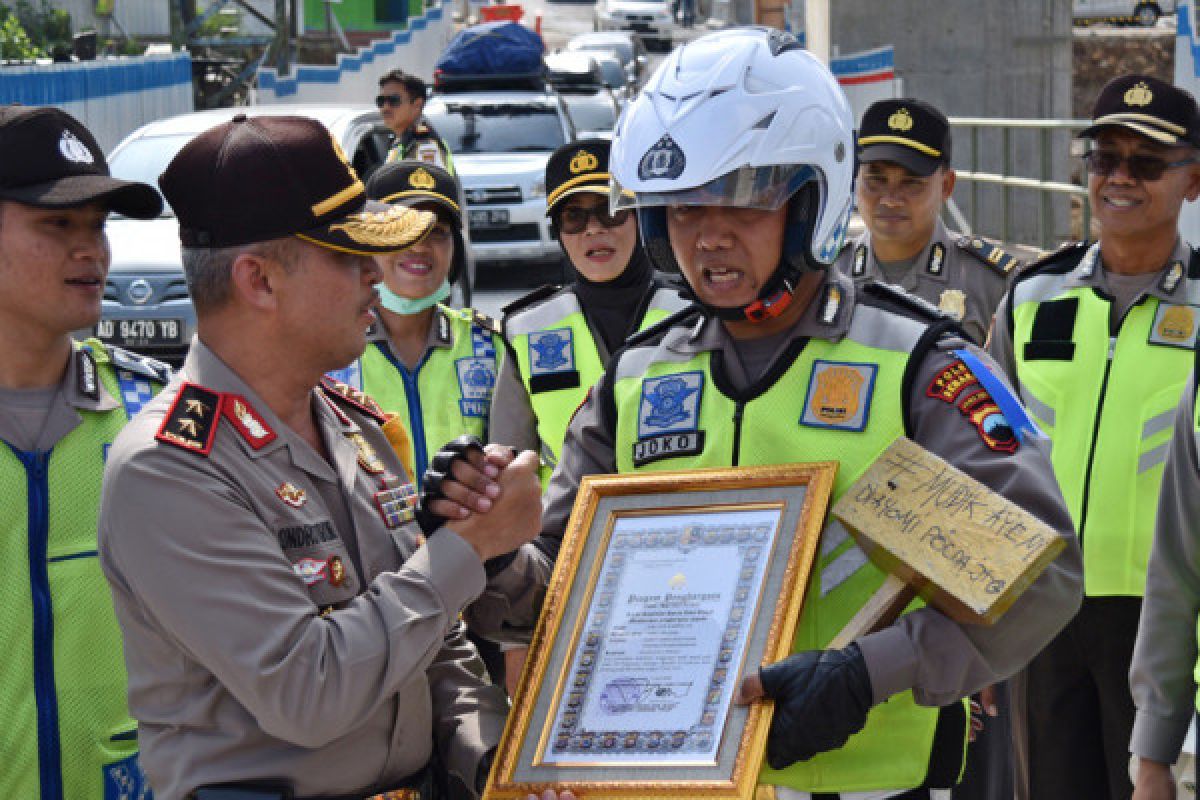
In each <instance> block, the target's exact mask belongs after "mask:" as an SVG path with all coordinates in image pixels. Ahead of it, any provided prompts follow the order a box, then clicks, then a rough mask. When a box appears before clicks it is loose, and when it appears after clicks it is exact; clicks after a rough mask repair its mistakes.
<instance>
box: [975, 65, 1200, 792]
mask: <svg viewBox="0 0 1200 800" xmlns="http://www.w3.org/2000/svg"><path fill="white" fill-rule="evenodd" d="M1197 114H1198V112H1197V107H1196V102H1195V100H1194V99H1193V98H1192V96H1191V95H1190V94H1189V93H1187V92H1185V91H1183V90H1181V89H1177V88H1175V87H1173V86H1171V85H1170V84H1167V83H1164V82H1163V81H1160V80H1157V79H1155V78H1152V77H1149V76H1142V75H1126V76H1123V77H1120V78H1116V79H1114V80H1112V81H1110V82H1109V83H1108V84H1107V85H1106V86H1105V87H1104V88H1103V89H1102V90H1101V92H1100V94H1099V96H1098V98H1097V100H1096V103H1095V107H1094V109H1093V113H1092V118H1093V119H1092V125H1091V126H1090V127H1089V128H1087V129H1086V130H1084V131H1083V132H1082V134H1081V136H1082V137H1084V138H1085V139H1086V141H1087V144H1088V153H1087V155H1086V156H1085V157H1084V163H1085V165H1086V166H1087V170H1088V196H1089V199H1090V201H1091V206H1092V209H1093V212H1094V214H1095V215H1096V218H1097V220H1098V221H1099V222H1100V240H1099V241H1098V242H1096V243H1090V242H1081V243H1079V244H1074V245H1071V246H1068V247H1066V248H1064V249H1062V250H1060V251H1058V252H1056V253H1054V254H1052V255H1050V256H1048V257H1047V258H1045V259H1043V260H1041V261H1040V262H1038V263H1036V264H1034V265H1032V266H1031V267H1030V268H1029V269H1028V270H1026V271H1024V272H1022V273H1021V274H1020V275H1019V276H1018V277H1017V278H1016V280H1015V281H1014V283H1013V286H1012V289H1011V290H1010V291H1009V293H1008V295H1007V296H1006V297H1005V299H1004V301H1003V303H1002V304H1001V306H1000V308H999V310H998V311H997V313H996V326H995V331H994V334H993V336H992V339H991V345H990V348H991V353H992V355H993V356H994V357H995V359H996V361H997V362H999V364H1000V365H1001V366H1002V367H1003V369H1004V370H1005V371H1006V373H1007V374H1008V376H1009V378H1010V380H1011V381H1012V383H1013V385H1015V386H1017V387H1018V388H1019V390H1020V394H1021V399H1022V401H1023V402H1024V403H1025V405H1026V407H1028V409H1029V411H1030V413H1031V414H1032V415H1033V418H1034V419H1035V420H1036V422H1037V424H1038V426H1039V427H1040V428H1041V429H1042V430H1043V431H1045V433H1046V434H1047V435H1048V436H1049V437H1050V439H1051V441H1052V442H1053V462H1054V471H1055V474H1056V476H1057V478H1058V481H1059V485H1060V486H1061V487H1062V492H1063V496H1064V497H1065V499H1066V502H1067V507H1068V509H1070V512H1071V518H1072V520H1074V522H1075V525H1076V527H1077V529H1078V531H1079V538H1080V541H1081V542H1082V545H1083V563H1084V584H1085V590H1086V597H1085V599H1084V601H1083V606H1082V609H1081V610H1080V612H1079V614H1078V616H1076V617H1075V618H1074V619H1073V620H1072V621H1071V623H1070V624H1069V625H1068V626H1067V627H1066V629H1065V630H1064V631H1063V632H1062V633H1061V634H1060V635H1059V636H1058V637H1057V638H1056V639H1055V640H1054V641H1053V642H1052V643H1051V644H1050V646H1049V647H1047V648H1046V650H1045V651H1044V652H1042V653H1041V654H1039V655H1038V657H1037V658H1036V659H1034V660H1033V662H1032V663H1031V664H1030V665H1029V668H1028V670H1027V671H1026V672H1025V673H1024V675H1023V677H1022V678H1021V679H1020V680H1019V681H1018V683H1021V684H1023V685H1024V691H1023V696H1024V700H1023V705H1024V707H1025V709H1026V710H1025V713H1024V714H1023V715H1022V716H1024V717H1025V720H1026V722H1025V725H1024V726H1021V724H1020V720H1017V728H1018V733H1020V732H1021V731H1022V729H1023V731H1024V733H1025V735H1027V743H1026V745H1025V746H1024V747H1022V748H1021V749H1023V750H1026V751H1027V757H1028V763H1029V777H1028V783H1029V792H1030V796H1031V797H1033V798H1042V797H1095V798H1106V797H1111V798H1127V797H1129V795H1130V792H1131V791H1132V786H1131V784H1130V781H1129V772H1128V760H1129V759H1128V751H1127V743H1128V741H1129V735H1130V730H1131V728H1132V725H1133V719H1134V707H1133V701H1132V698H1131V697H1130V694H1129V690H1128V680H1127V676H1128V672H1129V662H1130V658H1131V657H1132V653H1133V643H1134V637H1135V634H1136V631H1137V623H1138V614H1139V610H1140V607H1141V597H1142V592H1143V588H1144V586H1145V583H1146V562H1147V559H1148V557H1149V554H1150V542H1151V538H1152V535H1153V531H1154V514H1155V509H1156V506H1157V502H1158V493H1159V487H1160V484H1161V481H1162V475H1163V463H1164V461H1165V460H1166V456H1167V444H1168V441H1169V440H1170V432H1171V420H1172V418H1173V414H1174V409H1175V406H1176V405H1177V404H1178V402H1179V397H1180V395H1181V394H1182V393H1183V390H1184V388H1185V381H1186V380H1187V376H1188V373H1189V371H1190V370H1191V367H1192V352H1191V351H1192V348H1193V347H1194V345H1195V343H1196V329H1197V324H1198V323H1200V258H1198V257H1197V254H1196V253H1195V252H1194V251H1193V250H1192V249H1191V248H1190V247H1188V246H1187V245H1186V244H1185V243H1184V242H1183V241H1182V240H1181V239H1180V238H1179V234H1178V230H1177V225H1178V221H1179V212H1180V208H1181V206H1182V205H1183V202H1184V201H1185V200H1194V199H1196V197H1197V196H1198V195H1200V164H1197V163H1196V145H1197V144H1198V143H1200V120H1198V118H1197ZM1016 691H1017V692H1018V693H1021V690H1020V689H1019V688H1018V689H1017V690H1016ZM1021 704H1022V701H1021V699H1020V697H1018V698H1017V702H1016V703H1015V705H1017V706H1020V705H1021ZM1018 758H1020V756H1018Z"/></svg>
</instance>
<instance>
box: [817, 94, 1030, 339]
mask: <svg viewBox="0 0 1200 800" xmlns="http://www.w3.org/2000/svg"><path fill="white" fill-rule="evenodd" d="M950 156H951V140H950V123H949V121H948V120H947V119H946V116H945V115H944V114H943V113H942V112H941V111H939V110H937V109H936V108H934V107H933V106H931V105H930V104H928V103H926V102H923V101H921V100H916V99H914V98H911V97H903V98H899V99H895V100H880V101H879V102H877V103H874V104H873V105H871V107H870V108H868V109H867V111H866V113H865V114H864V115H863V119H862V127H861V129H860V130H859V132H858V161H859V164H860V166H859V170H858V179H857V181H856V182H855V187H856V199H857V204H858V210H859V213H861V214H862V217H863V221H864V222H865V223H866V227H867V229H866V231H865V232H864V233H863V234H862V235H861V236H859V237H858V238H857V239H856V240H853V241H850V242H847V244H846V246H845V249H844V250H843V251H842V254H841V256H840V257H839V259H838V261H837V264H836V267H837V268H838V269H839V270H841V271H842V272H843V273H844V274H847V275H850V276H851V277H853V278H854V280H855V281H856V282H857V283H858V284H860V285H861V284H862V283H864V282H865V281H867V280H881V281H884V282H886V283H892V284H896V285H898V286H901V287H903V288H904V289H906V290H907V291H908V292H910V293H912V294H915V295H917V296H918V297H920V298H922V299H924V300H927V301H929V302H930V303H933V304H934V305H936V306H938V307H939V308H940V309H941V310H942V311H944V312H946V313H947V314H950V315H951V316H953V317H954V318H955V319H957V320H958V321H959V323H960V324H961V325H962V327H963V328H964V329H965V330H966V331H967V333H968V334H969V335H970V336H971V338H972V339H973V340H974V341H975V342H976V343H977V344H982V343H983V341H984V339H985V338H986V337H987V332H988V329H989V327H990V326H991V322H992V313H993V312H994V311H995V309H996V305H997V304H998V303H999V302H1000V298H1001V297H1002V296H1003V295H1004V288H1005V284H1006V279H1007V276H1008V275H1009V273H1010V272H1011V271H1012V270H1013V268H1014V266H1015V265H1016V263H1017V262H1016V259H1014V258H1013V257H1012V256H1010V255H1008V254H1007V253H1005V252H1004V251H1002V250H1001V249H999V248H998V247H996V246H994V245H992V244H990V243H988V242H985V241H984V240H983V239H981V238H979V237H973V236H957V235H954V234H951V233H950V232H949V231H948V230H946V227H945V225H943V224H942V221H941V218H940V217H939V214H940V212H941V208H942V204H943V203H944V202H945V201H946V200H948V199H949V198H950V195H951V193H952V192H953V191H954V180H955V175H954V169H953V168H952V167H951V166H950Z"/></svg>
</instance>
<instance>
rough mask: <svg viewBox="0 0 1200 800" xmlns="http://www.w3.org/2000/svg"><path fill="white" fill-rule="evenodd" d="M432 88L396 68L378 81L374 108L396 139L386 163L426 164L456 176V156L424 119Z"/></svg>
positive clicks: (414, 76)
mask: <svg viewBox="0 0 1200 800" xmlns="http://www.w3.org/2000/svg"><path fill="white" fill-rule="evenodd" d="M428 96H429V87H428V86H426V85H425V81H423V80H421V79H420V78H419V77H417V76H416V75H410V74H409V73H407V72H405V71H404V70H400V69H394V70H392V71H390V72H387V73H384V74H383V75H382V76H381V77H380V78H379V94H378V95H376V96H375V105H376V107H377V108H378V109H379V113H380V114H381V115H383V122H384V124H385V125H387V126H388V128H390V129H391V131H392V134H393V135H394V136H395V139H394V140H393V142H392V146H391V148H390V149H389V150H388V154H387V160H388V162H389V163H390V162H393V161H407V160H412V161H423V162H425V163H426V164H433V165H434V166H438V167H441V168H442V169H444V170H446V171H447V172H449V173H450V174H451V175H453V174H454V157H453V156H452V155H451V153H450V148H449V147H447V146H446V142H445V141H443V140H442V137H440V136H438V134H437V131H435V130H434V129H433V126H431V125H430V124H429V120H427V119H425V117H424V116H422V112H423V111H424V110H425V100H426V98H427V97H428Z"/></svg>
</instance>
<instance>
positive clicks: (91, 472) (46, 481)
mask: <svg viewBox="0 0 1200 800" xmlns="http://www.w3.org/2000/svg"><path fill="white" fill-rule="evenodd" d="M0 150H2V151H3V152H4V158H3V159H0V342H2V344H0V440H2V441H3V446H0V498H2V499H0V508H3V511H2V512H0V554H2V555H3V558H4V563H5V564H6V565H8V568H7V577H6V580H5V581H4V588H3V589H0V596H2V597H3V602H4V605H5V609H6V611H5V614H4V617H3V621H0V640H3V641H4V642H5V650H6V659H5V666H4V668H3V670H2V671H0V704H2V705H3V707H4V709H5V724H6V727H7V729H8V730H7V733H6V735H5V744H4V746H3V751H4V767H3V768H2V769H0V796H3V797H29V798H82V799H83V800H102V798H109V797H116V796H119V795H118V793H119V792H125V793H126V796H140V794H141V792H143V791H144V790H146V788H147V785H146V781H145V777H144V775H143V774H142V770H141V767H140V766H139V763H138V737H137V735H136V733H137V725H136V723H135V722H134V721H133V719H132V718H131V717H130V715H129V711H128V709H127V705H126V699H125V684H126V682H125V659H124V656H123V655H122V649H121V633H120V629H119V628H118V625H117V620H116V617H115V616H114V614H113V607H112V601H111V597H110V595H109V591H108V586H107V585H106V584H105V582H104V576H103V575H102V573H101V571H100V565H99V563H98V561H97V560H96V558H95V554H96V514H97V509H98V505H99V495H100V479H101V475H102V473H103V469H104V455H105V453H106V451H107V449H108V447H109V445H110V444H111V443H112V441H113V438H114V437H115V436H116V434H117V432H118V431H119V430H120V429H121V428H122V427H123V426H124V425H125V424H126V422H127V421H128V420H129V419H130V418H131V417H132V416H133V415H134V414H135V413H136V412H137V411H138V409H139V408H141V406H142V404H143V403H144V402H146V401H147V400H149V399H150V397H151V396H152V395H153V394H154V393H155V392H156V391H158V390H159V389H160V388H161V386H162V384H163V383H164V382H165V381H166V378H167V377H168V373H169V370H168V368H167V367H166V366H165V365H162V364H159V363H157V362H151V361H149V360H146V359H142V358H140V357H139V356H136V355H134V354H132V353H128V352H125V351H123V350H119V349H117V348H112V347H107V346H105V345H104V344H102V343H101V342H99V341H97V340H96V339H88V340H87V341H85V342H82V343H79V342H74V341H72V338H71V332H72V331H75V330H79V329H90V328H93V327H94V326H95V325H96V323H97V321H98V320H99V319H100V300H101V298H102V297H103V295H104V281H105V277H106V276H107V274H108V268H109V262H110V253H109V247H108V241H107V239H106V237H105V234H104V221H105V218H106V217H107V216H108V214H109V212H113V211H115V212H117V213H119V214H123V215H125V216H127V217H135V218H140V219H146V218H150V217H154V216H157V215H158V214H159V212H160V211H161V209H162V199H161V198H160V197H159V195H158V192H156V191H155V190H154V188H153V187H152V186H148V185H146V184H144V183H134V182H131V181H123V180H118V179H116V178H113V177H111V176H110V175H109V171H108V165H107V163H106V162H105V160H104V153H103V151H102V150H101V149H100V147H99V145H98V144H97V143H96V140H95V138H94V137H93V136H92V134H91V133H90V132H89V131H88V130H87V128H85V127H84V126H83V125H82V124H80V123H79V121H77V120H76V119H74V118H73V117H71V116H70V115H69V114H67V113H65V112H63V111H60V110H59V109H57V108H41V107H26V106H4V107H3V108H0Z"/></svg>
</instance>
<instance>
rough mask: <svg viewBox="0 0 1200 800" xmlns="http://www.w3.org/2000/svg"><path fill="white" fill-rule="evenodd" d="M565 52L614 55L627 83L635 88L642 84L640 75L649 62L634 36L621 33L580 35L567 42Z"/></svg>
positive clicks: (642, 47)
mask: <svg viewBox="0 0 1200 800" xmlns="http://www.w3.org/2000/svg"><path fill="white" fill-rule="evenodd" d="M566 50H567V51H577V50H582V51H586V52H593V51H600V52H604V53H614V54H616V56H617V58H619V59H621V64H622V66H624V67H625V74H626V75H628V76H629V83H630V84H631V85H632V86H633V87H634V88H637V87H638V86H641V84H642V73H643V72H644V71H645V69H646V64H647V63H648V62H649V60H650V55H649V54H648V53H647V52H646V46H645V45H644V44H642V41H641V40H640V39H638V38H637V37H636V36H634V35H633V34H630V33H625V32H623V31H599V32H594V33H580V34H578V35H576V36H572V37H571V38H570V39H569V40H568V41H567V46H566Z"/></svg>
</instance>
